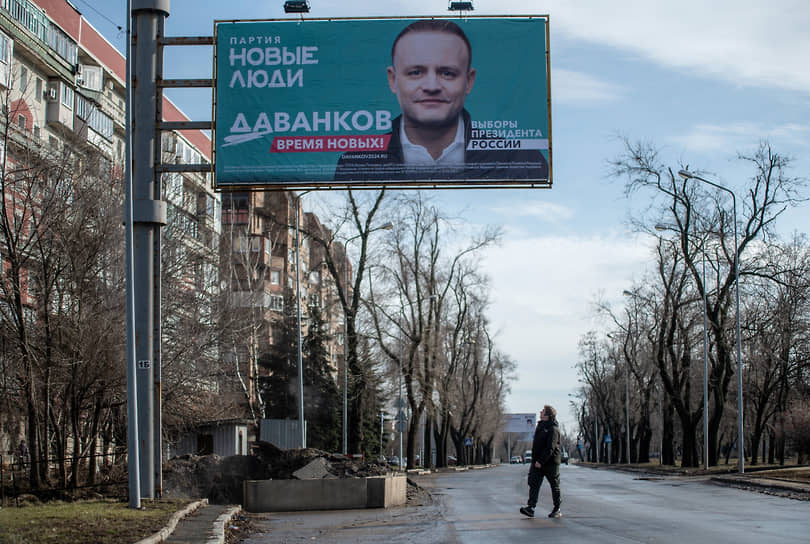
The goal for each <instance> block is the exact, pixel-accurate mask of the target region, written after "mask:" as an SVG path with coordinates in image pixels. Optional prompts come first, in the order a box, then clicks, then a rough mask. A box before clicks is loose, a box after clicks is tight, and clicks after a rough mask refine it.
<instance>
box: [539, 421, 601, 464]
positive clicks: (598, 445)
mask: <svg viewBox="0 0 810 544" xmlns="http://www.w3.org/2000/svg"><path fill="white" fill-rule="evenodd" d="M593 439H594V441H595V442H596V462H597V463H598V462H599V450H600V449H601V448H602V441H601V440H599V423H598V422H597V420H596V408H594V410H593ZM533 457H534V452H532V458H533Z"/></svg>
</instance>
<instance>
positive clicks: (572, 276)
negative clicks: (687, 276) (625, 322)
mask: <svg viewBox="0 0 810 544" xmlns="http://www.w3.org/2000/svg"><path fill="white" fill-rule="evenodd" d="M650 243H651V242H650V241H649V240H647V239H646V238H644V237H638V236H634V235H629V234H618V233H604V234H600V235H595V236H569V237H559V236H550V237H534V238H524V239H509V240H506V241H505V242H504V244H503V245H502V246H500V247H497V248H493V249H492V250H490V251H488V252H487V255H486V257H485V259H484V261H483V263H482V266H483V268H484V272H485V273H487V274H488V275H489V276H490V278H491V279H492V292H491V299H492V307H491V309H490V311H489V316H490V319H491V321H492V326H493V329H494V330H495V331H497V333H498V336H497V340H496V341H497V344H498V346H499V349H501V350H502V351H504V352H505V353H507V354H509V355H510V356H511V357H512V358H513V359H514V360H515V361H516V362H517V363H518V369H517V372H518V374H519V376H520V381H519V383H516V384H514V390H513V393H512V395H511V396H510V398H509V399H508V401H507V404H508V406H509V408H510V409H511V410H513V411H518V412H519V411H526V410H529V411H530V410H532V409H535V408H536V403H537V402H541V400H540V399H537V398H536V395H535V394H534V393H533V392H536V391H538V390H541V389H545V390H549V389H558V390H560V391H569V392H573V391H574V390H575V389H576V387H577V377H576V371H575V370H574V365H575V363H576V360H577V349H578V348H577V343H578V341H579V338H580V337H581V336H582V334H584V333H585V332H586V331H587V330H589V329H591V328H594V327H596V326H597V325H598V323H595V322H594V321H593V318H594V315H593V310H592V304H593V302H594V299H595V297H596V296H597V295H598V294H600V293H604V294H605V295H606V296H608V297H611V296H621V295H620V294H621V292H622V290H623V289H627V288H628V287H629V286H630V285H631V284H632V282H633V279H634V278H635V277H638V276H640V275H641V274H642V273H643V272H644V270H645V268H646V265H647V263H648V262H649V259H650V255H651V250H650V247H651V246H650ZM564 396H565V395H562V397H560V396H558V398H557V400H558V402H560V401H563V402H564V401H565V399H564V398H563V397H564ZM532 402H534V404H531V403H532Z"/></svg>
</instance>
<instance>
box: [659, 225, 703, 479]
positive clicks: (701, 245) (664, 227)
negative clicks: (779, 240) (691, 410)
mask: <svg viewBox="0 0 810 544" xmlns="http://www.w3.org/2000/svg"><path fill="white" fill-rule="evenodd" d="M655 230H657V231H664V230H669V227H667V226H666V225H662V224H657V225H655ZM700 256H701V257H702V266H703V467H704V468H705V469H706V470H709V332H708V327H707V324H706V320H707V315H708V312H707V310H706V306H707V304H706V243H705V241H703V242H701V244H700Z"/></svg>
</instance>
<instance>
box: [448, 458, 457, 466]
mask: <svg viewBox="0 0 810 544" xmlns="http://www.w3.org/2000/svg"><path fill="white" fill-rule="evenodd" d="M457 462H458V459H456V456H455V455H448V456H447V466H449V467H452V466H454V465H455V464H456V463H457Z"/></svg>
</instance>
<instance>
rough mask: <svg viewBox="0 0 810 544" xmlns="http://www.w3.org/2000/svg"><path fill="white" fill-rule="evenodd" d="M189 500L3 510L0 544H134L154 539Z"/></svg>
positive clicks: (59, 504) (58, 504) (0, 513)
mask: <svg viewBox="0 0 810 544" xmlns="http://www.w3.org/2000/svg"><path fill="white" fill-rule="evenodd" d="M189 502H190V501H188V500H158V501H143V502H142V508H141V509H140V510H135V509H131V508H129V504H128V503H127V502H122V501H107V500H95V501H78V502H72V503H65V502H54V503H48V504H38V505H34V506H23V507H20V508H3V509H0V527H1V528H2V529H0V544H63V543H66V542H67V543H72V542H75V543H80V542H81V543H85V542H87V543H94V544H131V543H134V542H137V541H138V540H141V539H143V538H146V537H147V536H150V535H152V534H154V533H156V532H158V531H159V530H161V529H162V528H163V527H165V526H166V524H167V523H168V521H169V518H171V516H172V515H173V514H174V513H175V512H177V511H178V510H181V509H182V508H183V507H184V506H185V505H187V504H188V503H189Z"/></svg>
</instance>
